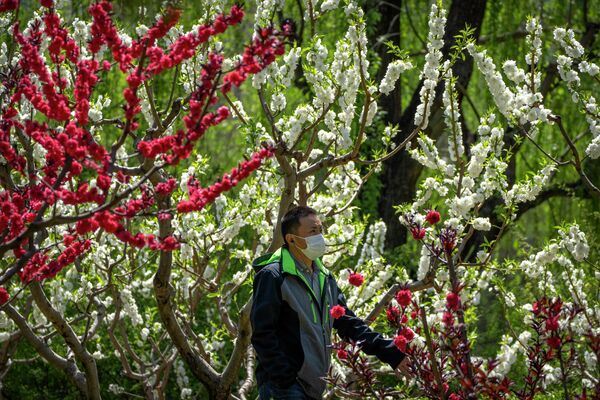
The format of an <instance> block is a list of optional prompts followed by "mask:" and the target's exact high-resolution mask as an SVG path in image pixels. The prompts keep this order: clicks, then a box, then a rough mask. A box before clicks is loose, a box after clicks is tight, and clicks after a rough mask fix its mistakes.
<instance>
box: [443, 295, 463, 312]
mask: <svg viewBox="0 0 600 400" xmlns="http://www.w3.org/2000/svg"><path fill="white" fill-rule="evenodd" d="M446 307H448V309H449V310H452V311H456V310H458V308H459V307H460V296H459V295H458V294H456V293H454V292H450V293H448V294H447V295H446Z"/></svg>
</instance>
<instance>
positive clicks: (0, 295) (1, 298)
mask: <svg viewBox="0 0 600 400" xmlns="http://www.w3.org/2000/svg"><path fill="white" fill-rule="evenodd" d="M9 299H10V295H9V294H8V292H7V291H6V289H5V288H3V287H0V306H3V305H4V304H6V303H7V302H8V300H9Z"/></svg>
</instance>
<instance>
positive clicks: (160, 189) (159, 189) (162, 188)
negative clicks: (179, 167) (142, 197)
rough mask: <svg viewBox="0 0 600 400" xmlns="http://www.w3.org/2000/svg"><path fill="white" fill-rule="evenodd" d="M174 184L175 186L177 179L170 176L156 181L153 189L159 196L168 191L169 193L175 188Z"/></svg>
mask: <svg viewBox="0 0 600 400" xmlns="http://www.w3.org/2000/svg"><path fill="white" fill-rule="evenodd" d="M176 186H177V181H176V180H175V179H174V178H171V179H169V180H168V181H166V182H160V183H158V184H157V185H156V186H155V187H154V191H155V192H156V193H157V194H159V195H161V196H166V195H168V194H169V193H171V192H172V191H173V190H175V187H176Z"/></svg>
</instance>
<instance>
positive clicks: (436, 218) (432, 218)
mask: <svg viewBox="0 0 600 400" xmlns="http://www.w3.org/2000/svg"><path fill="white" fill-rule="evenodd" d="M425 221H427V222H429V223H430V224H431V225H435V224H437V223H438V222H440V213H439V212H438V211H435V210H429V212H428V213H427V215H426V216H425Z"/></svg>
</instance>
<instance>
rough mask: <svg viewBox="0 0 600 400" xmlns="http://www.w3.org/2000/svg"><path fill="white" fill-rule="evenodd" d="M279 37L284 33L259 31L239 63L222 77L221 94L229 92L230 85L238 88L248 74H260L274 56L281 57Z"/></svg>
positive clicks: (268, 30) (267, 29)
mask: <svg viewBox="0 0 600 400" xmlns="http://www.w3.org/2000/svg"><path fill="white" fill-rule="evenodd" d="M281 36H285V32H284V33H283V34H282V33H281V32H278V31H275V30H274V29H273V28H272V27H269V28H262V29H260V30H259V31H258V35H256V37H255V39H254V41H253V42H252V45H251V46H248V47H246V49H245V50H244V54H243V55H242V61H241V63H240V64H239V65H238V66H237V67H236V68H235V69H234V70H233V71H231V72H229V73H228V74H226V75H225V76H224V77H223V86H222V87H221V90H222V91H223V93H227V92H228V91H229V90H231V85H234V86H236V87H239V86H240V85H241V84H242V83H243V82H244V81H245V80H246V79H247V78H248V75H249V74H256V73H257V72H260V71H261V70H263V69H264V68H265V67H267V66H268V65H269V64H271V63H272V62H273V61H275V57H276V56H279V55H282V54H283V53H284V52H285V47H284V43H283V41H282V40H281V39H280V37H281Z"/></svg>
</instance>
